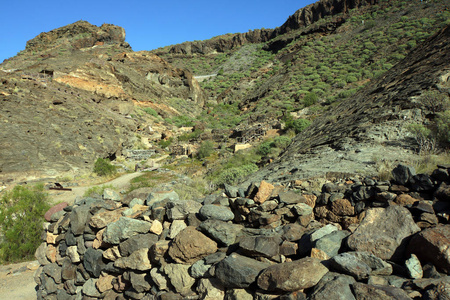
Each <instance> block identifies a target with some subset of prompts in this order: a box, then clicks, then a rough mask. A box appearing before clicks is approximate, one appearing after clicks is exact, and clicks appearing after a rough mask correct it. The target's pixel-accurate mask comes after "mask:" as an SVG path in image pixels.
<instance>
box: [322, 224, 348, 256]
mask: <svg viewBox="0 0 450 300" xmlns="http://www.w3.org/2000/svg"><path fill="white" fill-rule="evenodd" d="M349 235H350V232H348V231H344V230H338V231H333V232H332V233H330V234H327V235H325V236H323V237H321V238H320V239H318V240H316V241H315V242H314V243H313V247H314V248H317V249H320V250H322V251H323V252H325V253H326V254H327V255H328V256H329V257H333V256H335V255H337V254H338V252H339V249H341V245H342V240H343V239H345V238H346V237H347V236H349Z"/></svg>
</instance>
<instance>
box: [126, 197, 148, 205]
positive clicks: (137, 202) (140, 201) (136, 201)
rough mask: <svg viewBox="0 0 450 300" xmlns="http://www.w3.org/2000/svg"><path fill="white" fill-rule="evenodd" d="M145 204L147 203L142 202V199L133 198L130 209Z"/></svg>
mask: <svg viewBox="0 0 450 300" xmlns="http://www.w3.org/2000/svg"><path fill="white" fill-rule="evenodd" d="M144 203H145V201H144V200H142V199H140V198H133V199H132V200H131V201H130V203H129V206H130V207H133V206H135V205H136V204H137V205H144Z"/></svg>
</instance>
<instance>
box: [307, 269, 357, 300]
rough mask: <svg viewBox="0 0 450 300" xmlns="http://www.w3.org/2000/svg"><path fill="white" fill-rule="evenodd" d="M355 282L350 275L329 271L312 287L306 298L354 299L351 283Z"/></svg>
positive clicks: (320, 299)
mask: <svg viewBox="0 0 450 300" xmlns="http://www.w3.org/2000/svg"><path fill="white" fill-rule="evenodd" d="M355 282H356V280H355V279H354V278H353V277H352V276H348V275H343V274H339V273H333V272H329V273H327V274H326V275H325V276H324V277H322V279H321V280H320V281H319V283H318V284H317V285H316V286H315V287H314V289H313V291H312V293H311V294H310V295H309V297H308V299H310V300H322V299H333V300H334V299H336V300H354V299H355V297H354V296H353V293H352V290H351V285H352V284H353V283H355Z"/></svg>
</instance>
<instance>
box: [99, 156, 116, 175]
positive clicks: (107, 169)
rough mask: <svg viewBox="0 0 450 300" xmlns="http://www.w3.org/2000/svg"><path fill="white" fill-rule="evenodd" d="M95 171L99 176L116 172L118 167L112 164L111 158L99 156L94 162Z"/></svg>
mask: <svg viewBox="0 0 450 300" xmlns="http://www.w3.org/2000/svg"><path fill="white" fill-rule="evenodd" d="M94 173H95V174H97V175H98V176H108V175H112V174H114V173H116V167H115V166H113V165H112V164H111V162H110V161H109V159H104V158H98V159H97V160H96V161H95V164H94Z"/></svg>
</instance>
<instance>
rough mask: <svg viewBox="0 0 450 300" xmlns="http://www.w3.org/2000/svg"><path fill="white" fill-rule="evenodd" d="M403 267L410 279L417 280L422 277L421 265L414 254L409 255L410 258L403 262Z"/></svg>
mask: <svg viewBox="0 0 450 300" xmlns="http://www.w3.org/2000/svg"><path fill="white" fill-rule="evenodd" d="M405 266H406V269H407V270H408V274H409V277H410V278H412V279H419V278H422V277H423V270H422V265H421V264H420V261H419V259H418V258H417V256H416V255H415V254H411V257H410V258H409V259H407V260H406V261H405Z"/></svg>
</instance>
